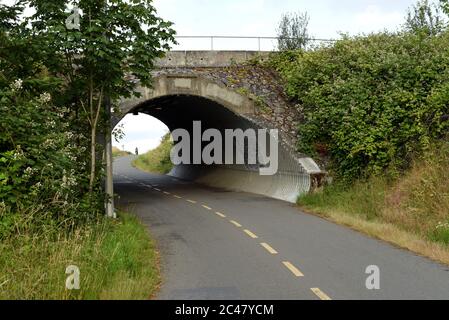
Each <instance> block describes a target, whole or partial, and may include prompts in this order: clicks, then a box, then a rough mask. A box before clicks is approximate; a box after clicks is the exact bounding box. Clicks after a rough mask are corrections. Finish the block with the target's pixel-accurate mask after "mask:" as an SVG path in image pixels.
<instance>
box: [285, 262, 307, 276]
mask: <svg viewBox="0 0 449 320" xmlns="http://www.w3.org/2000/svg"><path fill="white" fill-rule="evenodd" d="M282 263H283V264H284V266H286V267H287V269H288V270H290V271H291V272H292V273H293V274H294V275H295V276H296V277H304V275H303V274H302V272H301V271H299V269H298V268H296V267H295V266H294V265H293V264H291V263H290V262H288V261H284V262H282Z"/></svg>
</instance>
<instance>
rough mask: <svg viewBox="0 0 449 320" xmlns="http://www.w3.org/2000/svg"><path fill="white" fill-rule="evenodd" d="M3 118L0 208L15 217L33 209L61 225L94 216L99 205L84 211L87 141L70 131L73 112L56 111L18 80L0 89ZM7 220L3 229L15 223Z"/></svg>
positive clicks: (1, 220)
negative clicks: (24, 210) (30, 206)
mask: <svg viewBox="0 0 449 320" xmlns="http://www.w3.org/2000/svg"><path fill="white" fill-rule="evenodd" d="M0 113H1V115H2V121H1V123H0V132H1V133H2V134H1V135H0V203H1V205H2V206H3V207H4V208H9V209H8V210H9V211H10V212H11V214H12V215H13V214H14V212H18V211H21V209H22V208H23V207H27V206H29V205H33V207H34V208H39V207H40V208H41V209H42V216H45V217H47V218H48V219H49V220H51V219H55V218H57V219H56V220H58V221H62V220H64V219H67V218H73V217H74V216H75V215H77V216H78V220H82V219H84V218H86V216H87V215H88V214H89V213H92V212H95V210H96V208H97V207H96V206H95V204H92V206H90V207H89V206H88V205H87V203H86V204H85V207H84V208H82V206H83V197H84V195H85V191H86V185H87V177H86V173H85V172H86V166H87V163H86V162H87V161H88V160H87V159H88V158H87V157H86V156H85V154H86V148H85V147H83V146H85V145H88V138H87V137H85V136H84V135H80V134H77V133H75V132H74V131H72V130H73V128H71V125H73V123H74V122H73V119H72V115H71V112H70V111H69V110H68V109H67V108H57V107H55V106H54V104H53V103H52V97H51V95H50V94H49V93H45V92H44V93H41V94H38V93H35V92H32V91H31V90H29V89H28V87H27V84H26V82H23V81H22V80H20V79H17V80H15V81H14V82H13V83H11V84H10V86H9V87H3V88H1V89H0ZM95 201H97V202H101V201H102V200H101V199H98V200H96V199H95ZM95 201H94V203H95ZM80 213H81V215H80ZM7 220H8V219H6V216H3V215H2V216H1V217H0V223H1V224H2V225H3V226H4V227H5V228H6V227H7V226H8V225H9V224H10V223H12V220H14V219H9V220H8V221H9V222H8V221H7Z"/></svg>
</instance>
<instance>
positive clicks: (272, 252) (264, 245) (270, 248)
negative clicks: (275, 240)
mask: <svg viewBox="0 0 449 320" xmlns="http://www.w3.org/2000/svg"><path fill="white" fill-rule="evenodd" d="M260 245H261V246H262V247H264V248H265V249H267V251H268V252H269V253H271V254H277V253H278V252H277V251H276V250H274V249H273V248H272V247H271V246H270V245H269V244H267V243H265V242H262V243H261V244H260Z"/></svg>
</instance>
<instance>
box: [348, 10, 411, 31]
mask: <svg viewBox="0 0 449 320" xmlns="http://www.w3.org/2000/svg"><path fill="white" fill-rule="evenodd" d="M403 19H404V13H403V12H397V11H383V10H382V9H381V8H380V7H379V6H376V5H369V6H367V7H366V8H365V10H363V11H362V12H359V13H357V14H356V15H355V17H354V27H355V28H356V29H358V31H359V32H365V33H367V32H373V31H379V30H384V29H388V30H395V29H396V28H397V27H399V26H400V24H401V23H402V22H403Z"/></svg>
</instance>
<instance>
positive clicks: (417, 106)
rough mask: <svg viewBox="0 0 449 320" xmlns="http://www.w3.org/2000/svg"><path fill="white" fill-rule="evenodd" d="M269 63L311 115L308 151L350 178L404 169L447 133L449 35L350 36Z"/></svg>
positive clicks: (305, 135)
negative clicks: (327, 159) (328, 162)
mask: <svg viewBox="0 0 449 320" xmlns="http://www.w3.org/2000/svg"><path fill="white" fill-rule="evenodd" d="M268 63H269V65H270V66H271V67H273V68H275V69H276V70H277V71H279V73H280V74H281V75H282V77H283V78H284V79H285V80H286V90H287V92H288V94H289V96H290V97H291V98H292V99H294V100H296V101H297V102H298V105H299V107H300V108H301V109H302V111H301V112H303V114H304V121H303V123H302V124H301V125H300V126H299V128H298V130H299V135H300V141H299V146H298V148H299V149H300V151H302V152H306V153H309V154H311V155H315V156H316V155H318V154H319V155H321V156H325V157H329V158H330V159H331V168H330V170H331V171H334V173H335V174H337V175H339V176H340V177H343V178H345V179H347V180H352V179H354V178H356V177H363V176H369V175H372V174H380V173H382V172H384V170H386V169H390V170H392V171H393V172H396V171H397V170H402V169H404V168H406V167H408V166H409V164H410V160H411V159H412V158H413V157H414V156H415V155H416V154H420V153H421V152H422V151H423V150H425V149H427V148H428V147H429V146H430V145H431V144H432V143H433V141H434V139H438V138H441V137H444V136H445V134H446V132H447V129H448V124H449V122H448V118H449V116H448V115H449V81H448V80H449V32H445V33H442V34H440V35H438V36H433V37H430V36H425V35H423V34H421V35H419V34H410V33H398V34H390V33H381V34H372V35H368V36H358V37H353V38H349V37H345V38H344V39H343V40H340V41H338V42H336V43H335V44H334V45H332V46H330V47H322V48H318V49H315V50H312V51H306V52H304V51H296V52H284V53H280V54H275V55H274V56H272V57H271V59H270V61H269V62H268Z"/></svg>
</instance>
